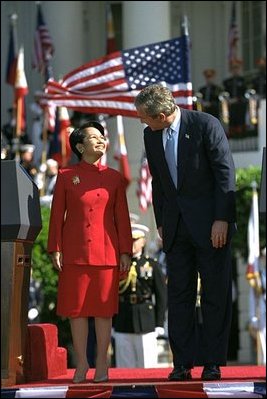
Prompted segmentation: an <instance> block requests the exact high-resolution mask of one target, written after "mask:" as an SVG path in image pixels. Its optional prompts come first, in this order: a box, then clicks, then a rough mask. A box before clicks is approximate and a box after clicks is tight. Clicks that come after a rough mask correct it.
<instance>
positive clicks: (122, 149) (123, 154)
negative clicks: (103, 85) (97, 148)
mask: <svg viewBox="0 0 267 399" xmlns="http://www.w3.org/2000/svg"><path fill="white" fill-rule="evenodd" d="M116 118H117V132H118V136H117V142H116V148H115V153H114V158H115V159H116V160H117V161H119V170H120V172H121V174H122V175H123V177H124V179H125V185H126V187H128V185H129V184H130V182H131V171H130V165H129V161H128V155H127V149H126V144H125V137H124V128H123V122H122V116H121V115H118V116H117V117H116Z"/></svg>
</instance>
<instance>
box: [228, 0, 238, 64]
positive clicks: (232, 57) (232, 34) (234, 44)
mask: <svg viewBox="0 0 267 399" xmlns="http://www.w3.org/2000/svg"><path fill="white" fill-rule="evenodd" d="M238 41H239V34H238V29H237V22H236V1H233V2H232V14H231V22H230V27H229V34H228V67H229V70H231V65H232V63H234V62H235V61H236V60H237V59H238Z"/></svg>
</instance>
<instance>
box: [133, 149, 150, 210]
mask: <svg viewBox="0 0 267 399" xmlns="http://www.w3.org/2000/svg"><path fill="white" fill-rule="evenodd" d="M151 181H152V177H151V174H150V171H149V167H148V162H147V158H146V153H145V152H144V153H143V156H142V159H141V167H140V176H139V179H138V187H137V192H136V194H137V197H138V199H139V208H140V210H141V211H142V212H145V211H146V210H147V208H148V207H149V206H150V205H151V204H152V186H151Z"/></svg>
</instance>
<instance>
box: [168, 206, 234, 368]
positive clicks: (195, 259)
mask: <svg viewBox="0 0 267 399" xmlns="http://www.w3.org/2000/svg"><path fill="white" fill-rule="evenodd" d="M200 212H201V210H200ZM200 234H201V233H200ZM166 256H167V267H168V328H169V340H170V347H171V350H172V354H173V363H174V367H177V366H179V365H185V366H188V367H193V366H194V365H195V364H196V360H197V356H198V355H197V353H198V354H199V352H201V355H202V359H201V360H200V361H199V359H198V362H197V363H198V364H207V363H213V364H218V365H221V366H223V365H225V364H226V360H227V359H226V358H227V349H228V339H229V333H230V327H231V316H232V285H231V283H232V274H231V251H230V243H227V244H226V245H225V246H224V247H223V248H220V249H215V248H213V247H212V246H211V245H210V246H208V245H207V248H200V247H199V246H197V245H196V244H195V243H194V242H193V240H192V238H191V236H190V234H189V232H188V230H187V228H186V226H185V223H184V221H183V220H182V219H180V221H179V224H178V227H177V233H176V238H175V242H174V244H173V246H172V248H171V250H170V252H168V253H167V254H166ZM197 271H199V272H200V276H201V284H202V297H201V308H202V315H203V324H202V327H201V336H200V339H199V340H198V341H199V344H198V345H200V347H197V334H196V307H195V304H196V293H197Z"/></svg>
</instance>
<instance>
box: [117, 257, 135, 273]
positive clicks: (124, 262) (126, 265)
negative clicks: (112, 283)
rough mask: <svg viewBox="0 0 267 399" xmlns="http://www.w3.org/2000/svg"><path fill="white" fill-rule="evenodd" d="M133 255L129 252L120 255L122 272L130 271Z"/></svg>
mask: <svg viewBox="0 0 267 399" xmlns="http://www.w3.org/2000/svg"><path fill="white" fill-rule="evenodd" d="M131 261H132V259H131V257H130V255H129V254H121V257H120V272H121V273H128V271H129V270H130V267H131Z"/></svg>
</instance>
